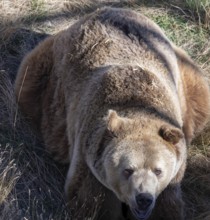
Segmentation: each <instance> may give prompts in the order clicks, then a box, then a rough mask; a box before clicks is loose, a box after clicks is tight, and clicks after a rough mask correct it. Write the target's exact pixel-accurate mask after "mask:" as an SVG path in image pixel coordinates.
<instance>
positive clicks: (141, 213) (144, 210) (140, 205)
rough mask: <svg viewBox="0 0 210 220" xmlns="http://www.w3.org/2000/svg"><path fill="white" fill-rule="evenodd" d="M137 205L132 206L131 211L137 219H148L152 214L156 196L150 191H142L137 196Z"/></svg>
mask: <svg viewBox="0 0 210 220" xmlns="http://www.w3.org/2000/svg"><path fill="white" fill-rule="evenodd" d="M135 200H136V201H135V203H136V207H135V208H134V207H133V208H131V211H132V213H133V215H134V216H135V218H136V219H138V220H146V219H148V217H149V216H150V214H151V212H152V209H153V207H154V205H155V198H154V196H153V195H152V194H150V193H140V194H138V195H137V196H136V197H135Z"/></svg>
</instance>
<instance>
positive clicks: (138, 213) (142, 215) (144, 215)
mask: <svg viewBox="0 0 210 220" xmlns="http://www.w3.org/2000/svg"><path fill="white" fill-rule="evenodd" d="M131 212H132V214H133V215H134V217H135V218H136V219H137V220H146V219H148V218H149V216H150V214H151V212H152V208H150V209H148V210H146V211H142V210H139V209H137V208H134V209H131Z"/></svg>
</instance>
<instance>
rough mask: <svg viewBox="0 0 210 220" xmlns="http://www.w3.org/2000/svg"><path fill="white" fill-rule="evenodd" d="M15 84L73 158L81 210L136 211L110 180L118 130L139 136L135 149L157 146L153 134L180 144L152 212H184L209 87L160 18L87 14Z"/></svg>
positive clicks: (125, 136) (60, 150)
mask: <svg viewBox="0 0 210 220" xmlns="http://www.w3.org/2000/svg"><path fill="white" fill-rule="evenodd" d="M15 91H16V96H17V101H18V104H19V106H20V109H21V111H22V112H23V113H24V114H25V115H26V116H27V117H28V118H29V120H30V121H31V124H32V125H33V126H34V128H35V129H36V130H37V131H40V132H41V135H42V137H43V140H44V141H45V144H46V148H47V150H48V151H49V152H50V153H52V154H53V156H54V157H55V159H57V160H59V161H60V162H62V163H70V167H69V172H68V175H67V180H66V194H67V197H68V201H69V203H70V207H71V209H72V213H73V214H74V216H76V217H75V218H74V219H85V218H87V217H88V216H92V217H94V214H95V218H98V217H99V216H100V217H101V216H103V217H104V219H113V220H115V219H124V218H125V216H126V215H127V216H130V215H131V213H130V212H129V211H127V210H126V211H125V210H124V209H126V208H125V207H126V206H124V205H123V207H124V208H123V212H122V210H121V209H122V207H121V202H125V203H126V201H124V200H123V199H119V197H120V193H118V191H119V190H120V189H121V188H120V187H121V186H119V187H118V186H116V185H115V186H113V184H111V186H110V184H109V181H108V180H107V178H108V177H107V169H106V167H109V166H110V164H109V163H108V162H107V161H109V160H106V161H105V158H107V157H108V156H107V155H110V154H112V153H110V152H112V149H111V148H114V147H113V146H114V145H113V144H112V143H113V140H115V143H116V146H118V145H120V144H119V143H120V140H124V143H128V142H129V141H132V143H133V146H132V145H131V146H130V149H127V151H128V152H129V151H132V150H133V149H135V148H136V147H135V143H138V142H139V141H143V143H144V144H145V145H146V146H148V147H147V148H148V149H149V152H150V154H151V155H153V154H155V155H156V153H152V152H153V150H152V147H151V146H152V145H153V142H151V144H149V143H150V141H151V140H152V141H154V142H157V143H159V144H160V145H161V146H162V145H164V146H165V147H164V149H166V150H167V151H168V153H169V152H171V154H172V155H173V156H172V159H171V160H176V167H177V168H176V169H177V170H176V169H175V170H176V172H175V173H174V175H173V176H172V177H171V179H170V183H169V184H168V183H167V184H165V185H164V184H163V183H162V184H161V187H162V190H161V191H163V192H162V193H161V191H160V192H158V194H160V193H161V194H160V196H159V197H158V200H157V205H156V207H155V209H154V212H153V213H152V216H151V218H154V219H156V220H157V219H177V220H178V219H182V218H183V205H182V200H181V192H180V189H179V185H180V182H181V180H182V177H183V175H184V171H185V165H186V144H185V143H190V142H191V140H192V139H193V137H194V136H195V135H196V134H197V133H198V132H200V131H201V130H202V129H203V127H204V126H205V124H206V122H207V120H208V114H209V110H210V104H209V89H208V85H207V83H206V81H205V79H204V78H203V76H202V73H201V71H200V69H199V68H198V67H197V66H195V65H194V64H193V62H192V61H191V60H190V58H189V57H188V56H187V55H186V54H185V53H184V52H183V51H182V50H181V49H179V48H177V47H176V46H174V45H173V44H171V42H170V41H169V40H168V39H167V38H166V36H165V35H164V34H163V32H162V31H161V30H160V28H159V27H158V26H157V25H155V24H154V23H153V22H152V21H150V20H149V19H148V18H146V17H144V16H143V15H140V14H137V13H134V12H132V11H129V10H122V9H111V8H104V9H101V10H98V11H96V12H94V13H93V14H90V15H88V16H86V17H84V18H83V19H81V20H80V21H78V22H77V23H75V24H74V25H73V26H71V27H70V28H69V29H67V30H64V31H62V32H60V33H58V34H57V35H55V36H52V37H49V38H47V39H46V40H44V41H43V42H41V43H40V44H39V45H38V46H37V47H36V48H35V49H34V50H33V51H32V52H31V53H29V54H28V55H27V56H26V57H25V59H24V60H23V62H22V64H21V66H20V68H19V72H18V75H17V78H16V83H15ZM110 109H112V110H110ZM110 143H111V144H110ZM150 145H151V146H150ZM121 147H122V146H121ZM121 147H118V148H117V147H116V149H117V150H118V151H119V149H120V148H121ZM135 150H136V149H135ZM137 150H139V149H137ZM154 152H156V151H154ZM163 152H164V151H163ZM118 153H119V152H118ZM158 153H159V152H158ZM162 154H163V153H162ZM143 155H144V154H143V153H142V155H141V154H139V160H140V159H141V158H142V157H143ZM163 157H164V155H163ZM167 160H168V158H166V156H165V161H167ZM104 166H105V167H104ZM169 168H170V165H169V166H168V168H165V169H166V171H167V172H169V171H168V170H167V169H169ZM113 169H114V168H113ZM108 172H110V173H111V172H112V168H111V170H110V171H108ZM115 174H116V173H114V171H113V180H112V181H114V180H115V179H114V178H115V177H114V176H115ZM110 181H111V180H110ZM118 182H119V179H118V180H116V182H115V183H116V184H118ZM120 182H121V181H120ZM164 189H165V190H164ZM156 193H157V192H156ZM99 207H102V208H101V209H99ZM113 207H115V208H114V210H116V211H115V212H112V210H113ZM99 210H101V211H99ZM122 213H123V215H124V217H123V216H122ZM129 218H133V217H132V216H131V217H129ZM100 219H102V218H100Z"/></svg>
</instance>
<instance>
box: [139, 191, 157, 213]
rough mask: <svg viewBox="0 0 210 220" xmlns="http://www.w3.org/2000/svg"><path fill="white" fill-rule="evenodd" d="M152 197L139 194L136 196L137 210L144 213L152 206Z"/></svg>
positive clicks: (146, 194) (148, 194)
mask: <svg viewBox="0 0 210 220" xmlns="http://www.w3.org/2000/svg"><path fill="white" fill-rule="evenodd" d="M153 201H154V197H153V196H152V195H151V194H150V193H140V194H138V195H137V196H136V204H137V206H138V209H139V210H142V211H146V210H147V209H149V207H150V206H151V205H152V204H153Z"/></svg>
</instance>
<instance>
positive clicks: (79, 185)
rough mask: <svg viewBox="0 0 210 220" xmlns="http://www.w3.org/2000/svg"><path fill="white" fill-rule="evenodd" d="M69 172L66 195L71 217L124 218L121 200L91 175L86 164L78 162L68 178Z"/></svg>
mask: <svg viewBox="0 0 210 220" xmlns="http://www.w3.org/2000/svg"><path fill="white" fill-rule="evenodd" d="M71 172H72V171H71V167H70V170H69V173H71ZM69 173H68V175H67V180H66V196H67V201H68V206H69V208H70V213H71V218H72V219H74V220H90V219H91V220H107V219H111V220H124V218H123V217H122V212H121V202H120V201H119V200H118V199H117V198H116V197H115V195H114V194H113V193H112V192H111V191H110V190H108V189H107V188H106V187H105V186H103V185H102V184H101V183H100V182H99V181H98V180H97V179H96V178H95V177H94V176H93V174H92V173H91V171H90V170H89V168H88V167H87V166H86V165H83V166H81V164H78V166H77V169H76V170H75V172H73V174H72V173H71V178H70V179H69V178H68V176H69Z"/></svg>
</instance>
